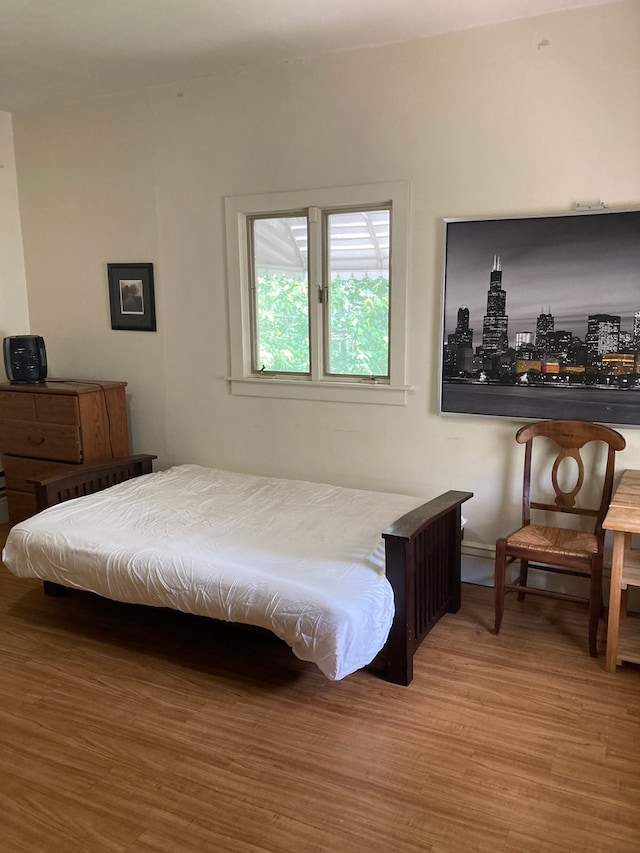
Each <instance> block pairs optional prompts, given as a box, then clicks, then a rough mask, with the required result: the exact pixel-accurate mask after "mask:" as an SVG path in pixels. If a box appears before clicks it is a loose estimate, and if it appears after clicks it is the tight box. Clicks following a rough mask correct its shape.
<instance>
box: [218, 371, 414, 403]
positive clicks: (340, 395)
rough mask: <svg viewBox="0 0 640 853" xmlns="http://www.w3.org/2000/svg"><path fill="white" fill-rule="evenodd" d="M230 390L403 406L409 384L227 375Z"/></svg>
mask: <svg viewBox="0 0 640 853" xmlns="http://www.w3.org/2000/svg"><path fill="white" fill-rule="evenodd" d="M228 382H229V386H230V390H231V393H232V394H234V395H239V396H242V397H278V398H280V399H285V400H322V401H325V402H334V403H375V404H376V405H383V406H406V404H407V395H408V394H410V393H411V392H412V391H413V386H411V385H386V384H382V383H380V384H378V383H375V382H312V381H310V380H306V379H282V378H280V377H278V378H276V377H270V376H269V377H266V376H260V377H257V376H256V377H254V376H246V377H242V378H240V379H234V378H233V377H231V378H228Z"/></svg>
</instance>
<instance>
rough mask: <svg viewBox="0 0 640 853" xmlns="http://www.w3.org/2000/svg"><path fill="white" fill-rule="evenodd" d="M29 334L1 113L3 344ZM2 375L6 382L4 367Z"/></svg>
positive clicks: (9, 134) (11, 163)
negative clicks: (10, 336)
mask: <svg viewBox="0 0 640 853" xmlns="http://www.w3.org/2000/svg"><path fill="white" fill-rule="evenodd" d="M29 333H30V329H29V312H28V309H27V282H26V278H25V270H24V253H23V250H22V231H21V227H20V212H19V208H18V183H17V176H16V161H15V154H14V149H13V126H12V120H11V115H10V114H9V113H6V112H0V341H1V340H2V338H4V337H5V336H7V335H25V334H29ZM1 364H2V357H1V356H0V365H1ZM0 371H1V372H2V379H3V380H4V379H6V377H5V375H4V369H3V368H2V367H0ZM3 482H4V480H3ZM8 517H9V515H8V511H7V501H6V498H5V497H0V522H4V521H7V520H8Z"/></svg>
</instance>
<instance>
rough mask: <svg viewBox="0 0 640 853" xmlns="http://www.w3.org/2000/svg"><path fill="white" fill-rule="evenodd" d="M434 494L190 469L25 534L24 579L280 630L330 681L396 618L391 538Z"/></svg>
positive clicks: (21, 550) (68, 508) (15, 554)
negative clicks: (387, 539) (384, 547)
mask: <svg viewBox="0 0 640 853" xmlns="http://www.w3.org/2000/svg"><path fill="white" fill-rule="evenodd" d="M424 500H425V499H424V498H417V497H410V496H406V495H393V494H386V493H381V492H370V491H362V490H357V489H346V488H341V487H337V486H330V485H324V484H318V483H309V482H304V481H298V480H281V479H273V478H266V477H256V476H251V475H245V474H238V473H232V472H229V471H222V470H218V469H211V468H203V467H201V466H197V465H181V466H178V467H175V468H171V469H169V470H168V471H161V472H158V473H155V474H150V475H147V476H144V477H139V478H137V479H135V480H129V481H128V482H126V483H122V484H121V485H118V486H114V487H112V488H111V489H108V490H107V491H105V492H99V493H97V494H95V495H90V496H88V497H84V498H78V499H76V500H73V501H69V502H67V503H65V504H61V505H59V506H56V507H52V508H50V509H48V510H45V511H44V512H42V513H39V514H38V515H36V516H33V517H32V518H29V519H27V520H26V521H24V522H22V523H20V524H18V525H16V526H15V527H13V528H12V530H11V532H10V534H9V537H8V539H7V543H6V546H5V549H4V552H3V560H4V562H5V565H6V566H7V567H8V568H9V569H10V570H11V571H12V572H13V573H14V574H15V575H18V576H19V577H33V578H40V579H43V580H51V581H54V582H56V583H59V584H63V585H64V586H68V587H76V588H80V589H85V590H90V591H92V592H95V593H98V594H99V595H103V596H106V597H108V598H112V599H116V600H118V601H127V602H133V603H138V604H151V605H155V606H163V607H170V608H173V609H176V610H182V611H185V612H189V613H195V614H199V615H203V616H211V617H214V618H216V619H225V620H228V621H231V622H243V623H246V624H251V625H258V626H261V627H264V628H268V629H270V630H271V631H273V632H274V633H275V634H276V635H277V636H278V637H280V638H281V639H283V640H284V641H285V642H286V643H288V645H289V646H291V648H292V650H293V652H294V653H295V654H296V655H297V656H298V657H299V658H301V659H302V660H306V661H312V662H314V663H315V664H317V666H318V667H319V668H320V669H321V670H322V672H323V673H324V674H325V675H326V676H327V677H328V678H330V679H334V680H335V679H341V678H344V677H345V676H346V675H349V674H350V673H352V672H354V671H355V670H357V669H360V668H361V667H363V666H365V665H366V664H368V663H370V662H371V661H372V660H373V658H374V657H375V656H376V654H377V653H378V652H379V651H380V649H381V648H382V646H383V645H384V643H385V641H386V638H387V635H388V633H389V629H390V627H391V622H392V619H393V613H394V605H393V591H392V589H391V586H390V584H389V582H388V581H387V579H386V577H385V574H384V563H383V560H381V559H380V554H381V552H380V547H379V546H380V542H381V538H380V534H381V531H382V530H384V528H385V527H387V526H388V525H389V524H391V523H392V522H393V521H394V520H395V519H396V518H398V517H399V516H401V515H403V514H404V513H405V512H408V511H409V510H411V509H413V508H414V507H416V506H419V505H420V504H421V503H423V502H424Z"/></svg>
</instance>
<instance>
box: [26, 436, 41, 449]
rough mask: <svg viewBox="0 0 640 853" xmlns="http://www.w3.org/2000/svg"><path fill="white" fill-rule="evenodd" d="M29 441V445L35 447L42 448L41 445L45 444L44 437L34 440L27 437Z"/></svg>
mask: <svg viewBox="0 0 640 853" xmlns="http://www.w3.org/2000/svg"><path fill="white" fill-rule="evenodd" d="M27 441H28V442H29V444H31V445H33V447H40V445H41V444H44V436H42V437H41V438H33V437H32V436H30V435H28V436H27Z"/></svg>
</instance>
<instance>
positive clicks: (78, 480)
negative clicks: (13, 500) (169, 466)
mask: <svg viewBox="0 0 640 853" xmlns="http://www.w3.org/2000/svg"><path fill="white" fill-rule="evenodd" d="M156 458H157V457H156V456H152V455H151V454H148V453H141V454H139V455H138V456H123V457H122V458H121V459H111V460H109V461H108V462H98V463H96V464H94V465H78V466H77V470H74V471H72V472H70V473H65V474H62V475H59V476H56V477H48V478H47V479H45V480H35V479H32V480H28V482H29V483H31V484H32V485H33V486H34V487H35V491H36V507H37V510H38V512H40V511H41V510H43V509H47V507H50V506H55V505H56V504H60V503H63V502H64V501H69V500H71V499H72V498H79V497H82V496H83V495H92V494H94V493H95V492H100V491H102V489H106V488H108V487H109V486H115V485H117V484H118V483H123V482H124V481H125V480H130V479H131V478H132V477H140V476H141V475H142V474H150V473H151V471H152V463H153V460H154V459H156Z"/></svg>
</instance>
